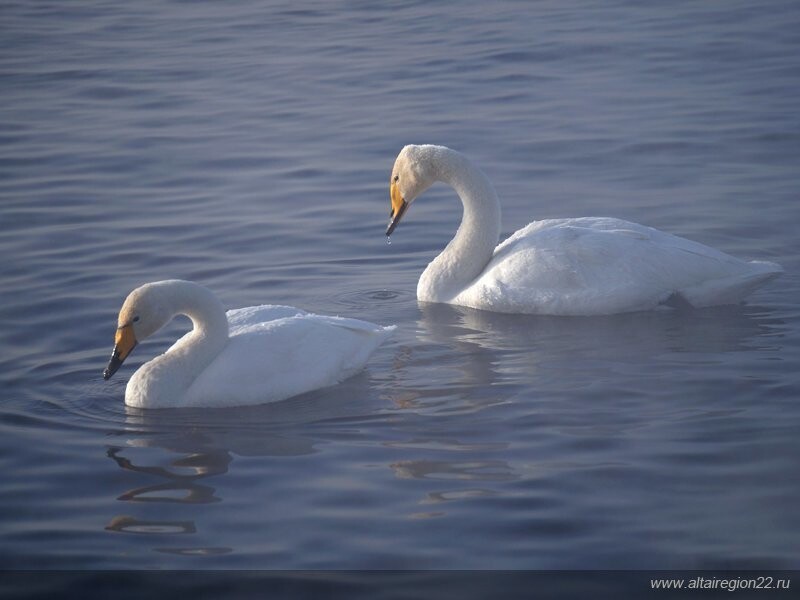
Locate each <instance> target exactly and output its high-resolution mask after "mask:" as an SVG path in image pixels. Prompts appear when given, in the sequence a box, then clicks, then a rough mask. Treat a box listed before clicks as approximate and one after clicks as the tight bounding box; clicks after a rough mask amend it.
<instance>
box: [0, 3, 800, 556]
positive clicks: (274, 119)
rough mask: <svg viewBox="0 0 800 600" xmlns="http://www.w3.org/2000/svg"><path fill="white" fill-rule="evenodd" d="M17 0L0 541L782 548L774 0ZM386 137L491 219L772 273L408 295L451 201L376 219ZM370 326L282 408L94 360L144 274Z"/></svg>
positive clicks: (2, 126)
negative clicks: (710, 282) (725, 259)
mask: <svg viewBox="0 0 800 600" xmlns="http://www.w3.org/2000/svg"><path fill="white" fill-rule="evenodd" d="M376 4H377V3H369V2H364V3H353V2H319V3H302V4H298V3H290V2H286V3H278V2H272V3H269V2H267V3H265V2H255V1H249V0H246V1H241V2H234V3H183V2H130V3H118V2H82V3H61V2H52V3H46V2H5V3H4V4H3V6H2V8H0V252H2V256H3V257H4V258H3V260H2V261H0V286H1V287H0V293H1V294H2V295H1V296H0V322H1V323H2V327H0V347H1V348H2V352H0V389H1V390H2V401H1V402H0V472H2V474H3V478H2V484H1V485H0V568H29V567H40V568H44V567H49V568H70V569H74V568H101V569H105V568H137V569H138V568H186V569H213V568H225V569H227V568H394V569H398V568H429V567H430V568H462V569H475V568H506V569H510V568H533V569H543V568H558V569H562V568H566V569H571V568H682V569H683V568H722V567H727V568H789V569H791V568H793V569H797V568H800V559H799V558H798V553H797V539H798V534H800V512H798V510H797V498H798V494H800V482H798V478H797V474H798V456H800V436H798V434H797V432H798V428H800V405H798V400H799V399H800V369H798V363H799V362H800V306H798V298H800V277H798V275H797V273H798V269H800V243H798V234H797V226H798V223H800V202H798V190H799V189H800V161H798V157H800V112H799V111H798V97H800V75H799V74H800V6H799V5H798V4H797V3H796V2H793V1H785V2H779V1H775V2H758V3H755V2H725V3H697V2H670V3H667V4H665V5H664V6H663V7H662V6H656V5H654V4H652V3H651V4H645V5H641V4H640V3H626V2H618V3H614V2H605V3H598V4H584V3H569V2H568V3H564V2H537V3H530V2H522V1H520V2H510V1H508V2H495V3H486V2H436V3H431V2H398V3H385V4H384V5H382V6H376ZM406 143H435V144H444V145H448V146H451V147H453V148H455V149H458V150H460V151H461V152H463V153H465V154H466V155H468V156H469V157H470V158H471V159H472V160H473V161H474V162H475V163H476V164H477V165H479V166H480V167H481V168H482V169H483V170H484V171H485V172H486V174H487V175H488V176H489V177H490V179H491V180H492V181H493V183H494V184H495V187H496V188H497V191H498V194H499V196H500V198H501V201H502V203H503V210H504V217H503V227H504V236H505V235H507V234H509V233H511V232H512V231H514V230H516V229H518V228H519V227H522V226H524V225H525V224H526V223H528V222H529V221H531V220H534V219H539V218H550V217H568V216H582V215H595V216H601V215H610V216H615V217H620V218H625V219H630V220H634V221H637V222H641V223H644V224H646V225H650V226H654V227H658V228H660V229H664V230H666V231H669V232H671V233H676V234H679V235H683V236H686V237H689V238H691V239H694V240H697V241H699V242H703V243H706V244H709V245H712V246H714V247H717V248H719V249H721V250H724V251H726V252H729V253H731V254H734V255H737V256H740V257H742V258H749V259H763V260H772V261H775V262H778V263H781V264H782V265H783V266H784V268H785V269H786V273H785V274H784V276H783V277H782V278H780V279H778V280H776V281H774V282H772V283H771V284H770V285H768V286H767V287H765V288H763V289H761V290H759V291H757V292H756V293H755V294H753V295H752V296H751V297H750V298H749V299H748V301H747V303H746V304H744V305H742V306H732V307H720V308H714V309H707V310H699V311H695V312H688V313H678V312H676V313H670V312H658V313H647V314H632V315H621V316H613V317H602V318H547V317H525V316H511V315H493V314H490V313H482V312H478V311H471V310H463V309H457V308H453V307H447V306H433V305H419V304H418V303H417V301H416V299H415V287H416V280H417V278H418V276H419V274H420V273H421V272H422V270H423V268H424V267H425V265H426V264H427V262H428V261H429V260H430V259H431V258H433V256H434V255H435V254H436V253H437V252H438V250H439V249H441V248H442V247H443V246H444V245H445V243H446V242H447V241H448V239H449V238H450V236H452V234H453V233H454V231H455V228H456V226H457V223H458V220H459V218H460V210H461V207H460V205H459V204H458V201H457V199H456V198H455V196H454V194H453V193H452V191H451V190H449V189H447V188H445V187H441V186H440V187H435V188H433V189H432V190H430V191H429V192H428V193H427V194H426V195H425V197H424V198H423V199H422V200H420V201H419V202H417V203H415V206H414V210H413V211H411V212H410V213H409V215H408V216H407V217H406V218H405V219H404V222H403V224H402V226H401V227H400V228H399V229H398V231H397V232H396V234H395V235H394V236H393V238H392V244H391V245H387V244H386V240H385V236H384V235H383V232H384V230H385V226H386V221H387V214H388V211H389V197H388V185H387V182H388V177H389V174H390V169H391V166H392V164H393V162H394V158H395V156H396V154H397V152H398V151H399V150H400V148H401V147H402V146H403V145H404V144H406ZM172 277H179V278H184V279H191V280H195V281H198V282H201V283H203V284H204V285H206V286H207V287H209V288H211V289H213V290H214V291H216V292H217V293H218V294H219V296H220V297H221V298H222V300H223V301H224V303H225V304H226V305H228V306H230V307H236V306H247V305H252V304H259V303H264V302H268V303H287V304H292V305H296V306H300V307H303V308H305V309H307V310H312V311H317V312H323V313H328V314H339V315H343V316H350V317H358V318H362V319H367V320H370V321H374V322H378V323H381V324H390V323H394V324H397V325H398V332H397V335H396V336H395V337H394V339H393V340H392V341H391V342H390V343H388V344H387V345H385V346H384V347H383V348H381V349H380V350H379V351H378V353H377V354H376V355H375V356H374V359H373V360H372V361H371V362H370V365H369V368H368V369H367V370H366V371H365V372H364V373H362V374H361V375H359V376H357V377H355V378H353V379H351V380H349V381H347V382H345V383H344V384H342V385H340V386H338V387H335V388H331V389H327V390H321V391H318V392H315V393H311V394H308V395H305V396H303V397H300V398H295V399H291V400H288V401H285V402H282V403H278V404H274V405H266V406H260V407H252V408H246V409H233V410H215V411H208V410H196V411H149V412H148V411H137V410H132V409H126V408H125V407H124V405H123V393H124V385H125V382H126V380H127V378H128V377H130V375H131V373H133V371H134V369H135V368H136V367H137V366H138V365H140V364H141V363H142V362H143V361H145V360H147V359H149V358H150V357H152V356H154V355H155V354H156V353H157V352H160V351H163V350H164V349H165V348H166V347H167V346H168V345H169V344H170V343H171V341H172V340H173V339H174V338H175V336H177V335H178V334H179V332H180V331H182V330H183V329H184V328H185V327H186V323H184V322H181V323H175V324H173V325H172V326H170V327H169V328H168V329H167V330H166V331H165V332H163V333H162V334H159V335H158V336H157V338H156V339H154V340H152V341H148V342H147V343H145V344H141V345H140V346H139V347H138V348H137V349H136V352H135V353H134V355H133V356H132V357H131V359H130V360H129V361H128V362H127V363H126V365H125V367H124V368H123V369H122V370H121V371H120V372H119V373H118V375H117V376H116V377H115V378H114V379H112V380H111V381H109V382H103V381H102V377H101V373H102V369H103V367H104V366H105V364H106V362H107V359H108V353H109V351H110V349H111V344H112V339H113V333H114V328H115V325H116V313H117V311H118V309H119V307H120V305H121V302H122V300H123V299H124V297H125V296H126V294H127V293H128V292H129V291H130V290H131V289H132V288H134V287H136V286H138V285H140V284H141V283H144V282H146V281H154V280H159V279H164V278H172Z"/></svg>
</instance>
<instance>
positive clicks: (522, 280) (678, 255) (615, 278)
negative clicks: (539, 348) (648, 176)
mask: <svg viewBox="0 0 800 600" xmlns="http://www.w3.org/2000/svg"><path fill="white" fill-rule="evenodd" d="M781 272H782V269H781V267H780V266H779V265H776V264H775V263H769V262H745V261H742V260H739V259H737V258H735V257H733V256H730V255H728V254H725V253H723V252H720V251H718V250H715V249H713V248H710V247H708V246H704V245H703V244H699V243H696V242H692V241H690V240H686V239H684V238H679V237H677V236H674V235H671V234H668V233H664V232H662V231H659V230H657V229H653V228H651V227H645V226H643V225H638V224H636V223H631V222H628V221H623V220H621V219H612V218H598V217H584V218H576V219H549V220H543V221H536V222H533V223H531V224H529V225H528V226H527V227H524V228H523V229H520V230H519V231H517V232H516V233H514V234H513V235H512V236H511V237H509V238H508V239H507V240H506V241H504V242H503V243H502V244H500V245H499V246H498V247H497V248H496V250H495V252H494V255H493V257H492V259H491V260H490V262H489V264H488V265H487V266H486V268H485V269H484V271H483V273H482V274H481V275H480V276H479V277H478V278H477V279H476V280H475V281H474V282H473V283H472V284H471V285H470V286H469V287H467V288H466V289H465V290H463V291H462V292H461V293H460V294H458V295H457V296H456V297H455V298H454V299H453V303H455V304H460V305H464V306H471V307H473V308H482V309H486V310H493V311H498V312H510V313H539V314H553V315H598V314H613V313H619V312H629V311H636V310H647V309H651V308H654V307H656V306H658V305H659V304H663V303H665V302H667V301H668V300H670V299H677V300H678V301H679V302H682V303H683V302H685V303H688V304H690V305H692V306H697V307H700V306H710V305H715V304H730V303H735V302H738V301H739V300H741V299H742V298H743V297H744V296H745V295H747V294H748V293H750V292H751V291H752V290H753V289H755V288H756V287H758V286H760V285H762V284H763V283H765V282H766V281H768V280H770V279H772V278H774V277H776V276H777V275H778V274H779V273H781Z"/></svg>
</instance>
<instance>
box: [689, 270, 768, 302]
mask: <svg viewBox="0 0 800 600" xmlns="http://www.w3.org/2000/svg"><path fill="white" fill-rule="evenodd" d="M747 264H748V265H749V266H750V267H752V268H751V270H750V271H748V272H747V273H745V274H738V275H733V276H730V277H724V278H721V279H711V280H709V281H704V282H703V283H701V284H699V285H696V286H692V287H690V288H687V289H685V290H682V291H681V292H680V293H681V295H682V296H683V297H684V298H686V300H687V301H688V302H689V303H690V304H691V305H692V306H695V307H701V306H713V305H716V304H736V303H738V302H741V301H742V300H743V299H744V298H745V297H746V296H747V295H748V294H750V293H752V292H753V291H754V290H756V289H757V288H759V287H761V286H762V285H764V284H765V283H767V282H768V281H771V280H773V279H775V278H776V277H777V276H778V275H780V274H781V273H783V267H781V266H780V265H779V264H777V263H774V262H769V261H761V260H754V261H750V262H749V263H747Z"/></svg>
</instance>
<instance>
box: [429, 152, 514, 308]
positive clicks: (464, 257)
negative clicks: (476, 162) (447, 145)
mask: <svg viewBox="0 0 800 600" xmlns="http://www.w3.org/2000/svg"><path fill="white" fill-rule="evenodd" d="M441 150H442V151H439V152H436V154H435V156H434V157H432V165H433V167H434V169H435V177H436V180H437V181H442V182H444V183H447V184H449V185H450V186H451V187H453V189H455V191H456V193H457V194H458V197H459V198H460V199H461V202H462V204H463V205H464V215H463V217H462V219H461V225H460V226H459V227H458V231H457V232H456V235H455V237H454V238H453V239H452V240H450V243H449V244H447V247H446V248H445V249H444V250H443V251H442V253H441V254H439V256H437V257H436V258H435V259H434V260H433V261H432V262H431V263H430V264H429V265H428V267H427V268H426V269H425V271H424V272H423V273H422V276H421V277H420V279H419V284H418V285H417V298H418V299H419V300H423V301H427V302H447V301H449V300H452V299H453V298H454V297H455V296H457V295H458V294H459V292H461V291H462V290H463V289H464V288H466V287H468V286H469V284H470V283H471V282H472V281H474V280H475V278H477V277H478V275H480V274H481V273H482V272H483V270H484V269H485V268H486V265H487V264H488V263H489V260H490V259H491V258H492V254H493V253H494V249H495V247H496V246H497V242H498V240H499V239H500V203H499V201H498V200H497V194H496V193H495V191H494V188H493V187H492V184H491V183H490V182H489V179H488V178H487V177H486V175H484V174H483V173H482V172H481V171H480V170H479V169H477V168H476V167H474V166H472V164H471V163H470V162H469V161H468V160H467V159H466V157H464V156H463V155H461V154H459V153H458V152H455V151H453V150H450V149H441Z"/></svg>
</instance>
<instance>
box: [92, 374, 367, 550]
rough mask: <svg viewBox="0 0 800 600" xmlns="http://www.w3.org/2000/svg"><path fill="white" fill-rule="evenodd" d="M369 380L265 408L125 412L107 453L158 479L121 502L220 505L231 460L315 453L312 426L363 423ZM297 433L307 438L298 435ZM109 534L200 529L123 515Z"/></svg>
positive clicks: (127, 468)
mask: <svg viewBox="0 0 800 600" xmlns="http://www.w3.org/2000/svg"><path fill="white" fill-rule="evenodd" d="M374 401H375V394H374V393H370V384H369V378H368V377H367V376H366V375H362V376H360V377H354V378H352V379H350V380H348V381H346V382H344V383H343V384H342V385H339V386H336V387H333V388H328V389H325V390H318V391H317V392H312V393H310V394H305V395H303V396H299V397H297V398H294V399H291V400H288V401H285V402H279V403H275V404H265V405H262V406H251V407H238V408H235V409H219V410H214V409H180V410H158V411H152V410H141V409H136V408H130V407H125V425H126V427H125V430H123V431H122V432H119V433H118V434H117V435H120V436H124V437H125V440H124V443H123V444H119V445H115V446H111V447H109V448H108V450H107V452H106V454H107V456H108V458H110V459H111V460H113V461H114V462H115V463H116V465H117V466H118V467H119V468H120V469H123V470H124V471H126V472H132V473H136V474H139V475H145V476H148V477H151V478H153V477H155V478H157V479H158V480H160V481H159V482H157V483H150V484H149V485H145V486H140V487H135V488H131V489H129V490H127V491H125V492H124V493H122V494H120V495H119V496H118V498H117V499H118V500H119V501H120V502H134V503H138V504H139V505H144V506H149V507H150V510H153V511H154V512H155V514H156V515H160V514H162V513H163V510H157V507H165V505H172V507H173V510H174V508H175V506H184V507H186V509H187V510H189V509H190V508H191V507H197V506H199V505H207V504H214V503H221V502H222V501H223V498H222V497H221V496H219V495H218V494H217V488H216V487H213V486H211V485H208V482H207V480H208V479H209V478H211V477H215V476H217V477H219V476H224V475H226V474H227V473H228V470H229V468H230V466H231V464H232V463H233V461H234V456H237V455H238V456H248V457H254V456H270V457H294V456H302V455H309V454H313V453H315V452H317V450H316V449H315V448H314V445H315V444H316V443H317V441H316V440H314V439H312V438H311V437H309V436H308V426H309V424H310V423H315V422H319V421H323V420H326V419H334V420H337V419H343V418H346V417H348V416H363V414H368V412H365V410H367V409H365V406H364V405H365V404H368V405H369V412H372V410H373V404H372V403H373V402H374ZM297 432H305V433H304V434H300V433H297ZM106 529H107V530H108V531H114V532H120V533H133V534H138V535H154V536H159V537H160V538H163V536H170V535H173V534H187V533H190V534H197V533H198V529H202V525H199V526H198V524H197V523H196V522H195V521H194V520H192V519H185V520H174V519H170V520H160V519H157V518H153V519H140V518H136V517H132V516H128V515H120V516H117V517H115V518H114V519H112V520H111V522H110V523H109V524H108V525H107V526H106ZM153 550H154V551H156V552H161V553H165V554H173V555H179V556H187V557H204V556H218V555H221V554H227V553H229V552H232V549H231V548H228V547H222V546H191V547H190V546H183V545H180V546H178V545H175V546H159V547H155V548H153Z"/></svg>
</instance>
